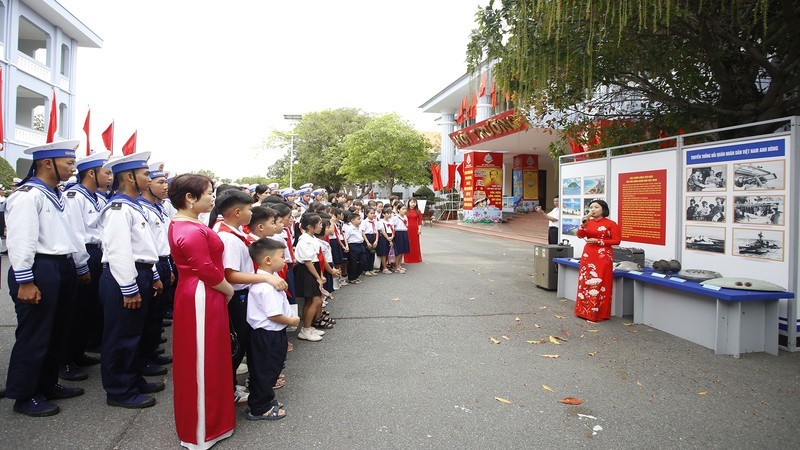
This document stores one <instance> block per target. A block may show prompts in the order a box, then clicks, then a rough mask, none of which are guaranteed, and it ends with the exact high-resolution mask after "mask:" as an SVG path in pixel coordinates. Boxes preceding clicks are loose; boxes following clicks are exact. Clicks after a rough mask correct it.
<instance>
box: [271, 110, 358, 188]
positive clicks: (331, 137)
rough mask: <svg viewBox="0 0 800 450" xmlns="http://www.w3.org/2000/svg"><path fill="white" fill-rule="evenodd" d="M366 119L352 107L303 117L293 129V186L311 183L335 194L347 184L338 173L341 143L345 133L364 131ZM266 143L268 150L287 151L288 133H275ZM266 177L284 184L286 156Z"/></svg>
mask: <svg viewBox="0 0 800 450" xmlns="http://www.w3.org/2000/svg"><path fill="white" fill-rule="evenodd" d="M369 120H370V119H369V116H367V115H366V114H365V113H363V112H361V111H360V110H358V109H352V108H340V109H331V110H325V111H319V112H312V113H307V114H304V115H303V118H302V120H300V122H298V123H297V126H296V127H295V129H294V158H295V165H294V171H293V178H294V184H295V186H297V185H301V184H304V183H314V184H315V185H317V186H324V187H325V188H326V189H328V191H330V192H336V191H338V190H339V189H340V188H341V187H342V186H343V185H344V184H345V183H346V181H347V180H345V179H344V177H343V176H342V175H340V174H339V173H338V172H339V167H341V165H342V160H343V159H344V152H343V150H342V148H341V143H342V141H343V140H344V138H345V136H347V135H348V134H351V133H353V132H355V131H358V130H361V129H362V128H364V126H365V125H366V124H367V122H368V121H369ZM270 141H271V142H269V143H268V144H267V146H268V147H276V146H280V147H284V148H286V149H287V150H288V149H289V146H290V145H291V134H290V133H283V132H277V131H276V132H274V133H273V135H272V137H271V139H270ZM267 175H268V176H269V177H270V178H276V179H279V180H281V182H282V184H288V181H289V154H288V153H287V155H286V156H284V157H283V158H281V159H279V160H278V161H277V162H276V163H275V164H273V165H272V166H271V167H270V169H269V171H268V173H267Z"/></svg>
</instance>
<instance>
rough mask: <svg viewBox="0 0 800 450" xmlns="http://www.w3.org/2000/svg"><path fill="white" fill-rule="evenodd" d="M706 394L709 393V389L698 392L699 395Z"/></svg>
mask: <svg viewBox="0 0 800 450" xmlns="http://www.w3.org/2000/svg"><path fill="white" fill-rule="evenodd" d="M706 394H708V391H703V392H698V393H697V395H706Z"/></svg>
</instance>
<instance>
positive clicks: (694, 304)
mask: <svg viewBox="0 0 800 450" xmlns="http://www.w3.org/2000/svg"><path fill="white" fill-rule="evenodd" d="M554 261H555V262H556V263H558V264H559V265H560V266H561V268H560V270H559V272H558V275H559V276H558V295H559V297H564V298H568V299H571V300H573V301H574V300H575V293H576V292H577V280H578V267H579V263H578V261H577V260H572V259H566V258H557V259H555V260H554ZM626 282H630V283H632V286H631V285H627V291H628V292H631V294H632V298H633V304H632V312H633V321H634V323H641V324H645V325H649V326H651V327H653V328H655V329H657V330H661V331H664V332H667V333H669V334H672V335H674V336H678V337H680V338H683V339H686V340H688V341H691V342H694V343H696V344H700V345H702V346H704V347H707V348H710V349H712V350H714V353H716V354H723V355H732V356H735V357H738V356H739V355H740V354H742V353H752V352H767V353H769V354H771V355H777V354H778V300H780V299H783V298H794V294H793V293H791V292H763V291H743V290H737V289H716V288H709V287H705V286H704V285H701V284H699V283H695V282H692V281H687V280H681V279H680V278H677V277H666V276H664V275H661V274H655V273H653V272H649V273H642V272H619V271H614V297H613V299H614V300H612V314H614V315H615V316H618V313H619V311H620V306H619V305H620V303H621V304H622V308H621V310H622V312H623V313H627V310H626V306H625V299H624V297H625V294H626V284H625V283H626ZM620 285H621V286H622V287H621V289H620V290H621V291H622V296H623V300H622V301H621V302H620V301H618V297H617V289H618V286H620ZM615 302H616V304H615Z"/></svg>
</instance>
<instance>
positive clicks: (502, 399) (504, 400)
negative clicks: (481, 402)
mask: <svg viewBox="0 0 800 450" xmlns="http://www.w3.org/2000/svg"><path fill="white" fill-rule="evenodd" d="M494 399H495V400H497V401H498V402H500V403H511V400H506V399H504V398H503V397H495V398H494Z"/></svg>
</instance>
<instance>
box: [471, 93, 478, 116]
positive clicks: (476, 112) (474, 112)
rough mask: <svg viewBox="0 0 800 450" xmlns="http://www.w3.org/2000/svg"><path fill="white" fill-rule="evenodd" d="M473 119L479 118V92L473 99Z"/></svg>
mask: <svg viewBox="0 0 800 450" xmlns="http://www.w3.org/2000/svg"><path fill="white" fill-rule="evenodd" d="M472 117H473V118H474V119H476V120H477V118H478V91H475V97H472Z"/></svg>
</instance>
